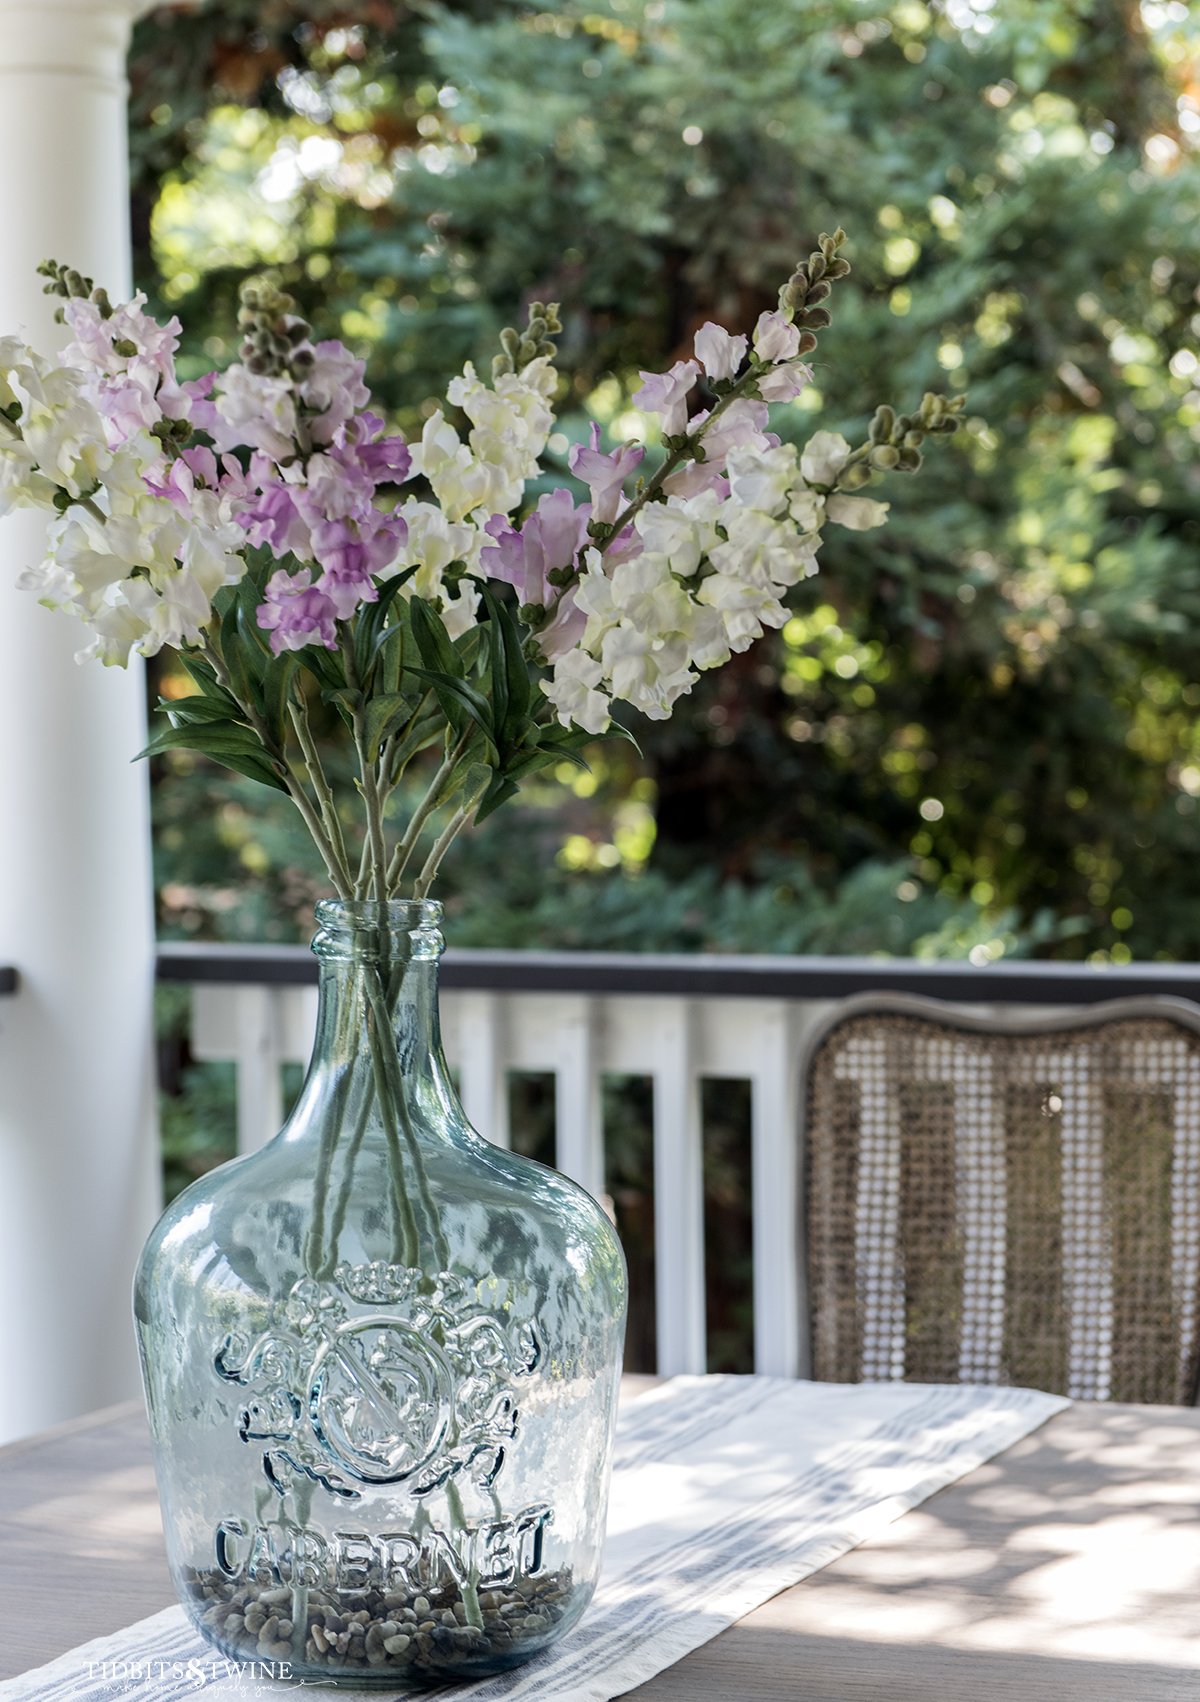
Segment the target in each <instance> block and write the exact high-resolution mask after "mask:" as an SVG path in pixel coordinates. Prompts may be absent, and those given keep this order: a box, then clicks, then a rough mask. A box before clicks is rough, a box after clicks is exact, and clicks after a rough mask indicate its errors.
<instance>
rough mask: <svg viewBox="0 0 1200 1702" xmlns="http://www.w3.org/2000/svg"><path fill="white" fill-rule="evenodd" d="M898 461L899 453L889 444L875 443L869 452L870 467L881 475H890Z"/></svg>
mask: <svg viewBox="0 0 1200 1702" xmlns="http://www.w3.org/2000/svg"><path fill="white" fill-rule="evenodd" d="M899 461H900V451H899V450H898V449H896V448H894V447H893V445H892V444H890V443H877V444H876V445H875V447H874V449H872V451H871V465H872V467H878V469H879V471H880V472H881V473H890V472H891V470H892V468H893V467H895V466H897V465H898V464H899Z"/></svg>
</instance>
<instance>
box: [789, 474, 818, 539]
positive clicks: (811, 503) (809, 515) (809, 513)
mask: <svg viewBox="0 0 1200 1702" xmlns="http://www.w3.org/2000/svg"><path fill="white" fill-rule="evenodd" d="M788 513H789V514H790V515H791V517H792V519H793V520H794V521H795V522H796V524H797V526H799V528H800V530H801V531H802V532H819V531H820V530H821V527H822V526H823V525H824V524H825V498H824V497H823V496H822V495H821V493H820V491H812V490H809V488H808V486H807V485H797V486H796V488H795V489H794V490H793V491H792V499H791V502H790V503H789V504H788Z"/></svg>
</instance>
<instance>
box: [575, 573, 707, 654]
mask: <svg viewBox="0 0 1200 1702" xmlns="http://www.w3.org/2000/svg"><path fill="white" fill-rule="evenodd" d="M575 604H576V607H577V608H579V609H581V610H582V611H583V613H584V614H585V615H586V616H587V617H588V621H587V626H586V628H585V629H584V634H583V641H582V642H583V646H584V648H585V649H586V650H590V651H592V653H593V654H595V653H596V652H597V651H598V650H599V648H600V646H601V644H602V643H603V641H604V638H605V636H606V634H607V633H609V632H610V631H611V630H612V629H613V628H614V627H616V626H618V625H620V624H622V623H625V624H627V625H631V626H634V627H636V628H637V629H638V630H639V631H641V632H644V633H646V634H647V635H648V636H649V637H650V638H660V637H663V636H665V635H667V634H671V633H677V632H682V631H683V630H684V629H685V628H686V626H687V621H688V595H687V592H686V591H685V590H684V589H683V587H682V586H681V585H680V584H679V582H678V581H677V580H676V579H675V578H674V576H673V575H672V573H671V563H670V562H669V561H668V559H667V557H666V556H658V555H651V554H650V553H649V552H647V553H645V554H643V555H640V556H634V557H632V558H631V559H630V560H627V561H620V562H618V563H617V564H616V566H615V567H614V568H613V570H612V573H611V574H606V573H605V571H604V568H603V565H597V566H591V567H589V569H588V571H587V572H586V573H585V574H584V576H583V578H582V579H581V581H580V583H579V585H578V586H577V587H576V590H575Z"/></svg>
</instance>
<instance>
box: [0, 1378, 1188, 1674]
mask: <svg viewBox="0 0 1200 1702" xmlns="http://www.w3.org/2000/svg"><path fill="white" fill-rule="evenodd" d="M631 1382H632V1380H631ZM634 1392H636V1391H635V1390H634V1389H633V1388H632V1387H631V1388H630V1390H629V1393H631V1394H632V1393H634ZM173 1599H174V1597H173V1594H172V1590H171V1586H170V1583H169V1581H168V1578H167V1569H166V1562H165V1559H164V1556H163V1549H162V1536H161V1531H160V1526H159V1518H158V1503H157V1500H156V1498H155V1493H154V1482H153V1474H152V1469H151V1463H150V1444H149V1438H148V1436H147V1434H146V1428H145V1421H144V1419H143V1417H142V1413H141V1408H140V1406H136V1405H133V1404H130V1405H128V1406H122V1407H114V1408H112V1409H111V1410H109V1411H107V1412H102V1413H96V1414H93V1415H92V1416H90V1417H88V1418H83V1419H80V1420H78V1421H77V1422H76V1423H74V1424H68V1425H64V1426H63V1427H61V1428H60V1429H58V1430H54V1431H50V1432H47V1433H45V1434H44V1435H41V1436H36V1437H31V1438H29V1439H28V1440H26V1441H23V1442H17V1443H14V1444H13V1445H12V1446H10V1447H8V1448H4V1449H0V1677H5V1678H7V1677H11V1676H12V1675H13V1674H15V1673H19V1672H24V1671H25V1670H26V1669H27V1668H29V1667H31V1666H35V1665H38V1664H39V1663H41V1662H43V1661H47V1660H50V1659H51V1658H52V1657H53V1656H55V1655H58V1654H62V1653H63V1652H64V1651H65V1650H66V1649H67V1648H70V1647H72V1646H73V1645H74V1644H77V1643H80V1642H83V1641H85V1640H86V1639H88V1638H90V1637H98V1636H100V1635H102V1634H103V1633H105V1632H110V1631H115V1630H117V1629H118V1628H119V1627H120V1626H122V1625H127V1624H129V1623H130V1622H131V1621H133V1620H135V1619H139V1618H141V1617H142V1616H143V1615H145V1614H149V1613H156V1612H157V1611H158V1610H159V1609H160V1608H164V1607H167V1606H168V1605H169V1604H170V1603H171V1602H172V1601H173ZM51 1603H53V1604H54V1607H53V1610H52V1609H51ZM64 1604H70V1605H69V1611H68V1612H66V1613H65V1614H64V1612H63V1611H62V1610H63V1605H64ZM281 1694H282V1691H281ZM631 1695H632V1696H634V1697H636V1698H637V1699H638V1702H801V1699H802V1702H1143V1699H1144V1702H1185V1699H1186V1702H1197V1699H1198V1698H1200V1412H1198V1411H1192V1410H1185V1409H1179V1408H1168V1407H1131V1406H1129V1407H1122V1406H1103V1405H1098V1406H1089V1405H1077V1406H1074V1407H1071V1408H1069V1409H1068V1410H1066V1411H1064V1412H1062V1413H1060V1414H1058V1415H1057V1416H1056V1417H1055V1418H1052V1419H1051V1420H1050V1421H1049V1423H1047V1424H1045V1425H1044V1426H1043V1427H1042V1428H1041V1429H1040V1430H1038V1431H1036V1432H1034V1434H1033V1435H1032V1436H1027V1437H1026V1438H1025V1439H1024V1441H1022V1442H1018V1443H1017V1444H1016V1446H1015V1447H1012V1448H1010V1449H1009V1450H1008V1451H1007V1453H1005V1454H1003V1455H1001V1456H999V1457H998V1458H997V1459H995V1460H993V1461H991V1462H990V1463H989V1464H988V1465H986V1466H981V1467H980V1468H979V1470H977V1471H974V1472H972V1473H971V1474H970V1476H968V1477H965V1478H963V1479H962V1480H961V1481H960V1482H959V1483H957V1484H954V1485H953V1486H952V1487H951V1488H949V1489H944V1490H942V1491H941V1493H940V1494H938V1495H935V1496H933V1497H932V1498H931V1499H930V1500H928V1501H926V1502H924V1503H923V1504H922V1505H921V1506H920V1507H918V1508H916V1509H914V1511H913V1512H911V1513H908V1514H906V1515H905V1516H904V1517H903V1518H901V1519H899V1520H897V1522H896V1523H895V1524H894V1525H892V1526H891V1527H890V1528H889V1529H888V1530H887V1531H885V1532H884V1533H883V1535H882V1536H880V1537H877V1538H876V1539H875V1540H874V1541H873V1542H869V1543H865V1544H863V1546H862V1547H860V1548H857V1549H854V1550H853V1551H852V1552H851V1553H849V1554H846V1555H843V1556H842V1558H841V1559H840V1560H838V1561H836V1562H835V1563H834V1564H833V1565H832V1566H828V1567H826V1568H825V1570H824V1571H822V1572H819V1573H816V1574H815V1575H814V1576H812V1577H810V1578H808V1579H806V1580H805V1581H804V1582H803V1583H801V1584H798V1585H797V1586H796V1587H795V1588H794V1589H791V1590H787V1591H785V1592H784V1593H783V1594H782V1595H780V1596H777V1597H776V1598H775V1599H774V1600H773V1601H770V1602H768V1603H766V1605H765V1606H763V1607H761V1608H759V1609H758V1610H757V1611H756V1612H754V1613H752V1614H749V1615H748V1616H747V1617H746V1618H745V1619H744V1620H742V1621H741V1623H740V1624H738V1625H735V1626H733V1627H732V1628H731V1629H730V1630H728V1631H726V1632H725V1633H724V1634H723V1635H722V1636H720V1637H717V1638H716V1639H714V1641H713V1642H711V1643H708V1644H706V1645H705V1646H704V1647H703V1648H701V1649H698V1650H696V1651H695V1652H694V1653H693V1654H691V1655H689V1656H688V1657H687V1658H686V1659H685V1660H683V1661H680V1662H679V1664H678V1665H677V1666H674V1667H672V1668H671V1669H670V1670H669V1671H667V1672H664V1673H660V1674H659V1676H658V1677H657V1678H655V1679H652V1680H651V1681H650V1682H649V1683H648V1684H644V1685H642V1686H641V1687H640V1688H639V1689H638V1690H636V1691H633V1692H632V1693H631Z"/></svg>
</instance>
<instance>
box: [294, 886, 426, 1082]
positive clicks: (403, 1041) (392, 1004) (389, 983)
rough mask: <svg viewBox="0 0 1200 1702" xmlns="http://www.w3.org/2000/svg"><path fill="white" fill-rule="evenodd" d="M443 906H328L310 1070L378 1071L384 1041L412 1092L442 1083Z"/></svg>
mask: <svg viewBox="0 0 1200 1702" xmlns="http://www.w3.org/2000/svg"><path fill="white" fill-rule="evenodd" d="M441 913H442V907H441V905H440V904H435V903H433V902H431V901H428V900H425V901H412V902H401V901H394V902H391V903H386V904H377V903H374V902H368V901H359V902H353V903H351V902H348V901H341V900H337V901H335V900H326V901H325V902H323V903H321V904H319V905H318V906H317V924H318V926H317V933H316V935H315V937H314V939H313V943H312V949H313V952H314V953H315V955H316V957H317V959H318V962H319V964H320V1002H319V1005H318V1013H317V1033H316V1043H315V1046H314V1050H313V1071H314V1072H327V1071H329V1070H333V1071H336V1072H338V1073H342V1072H344V1071H345V1070H346V1069H347V1068H348V1067H349V1068H351V1069H359V1068H361V1069H364V1070H369V1069H374V1068H375V1067H376V1065H377V1061H378V1053H377V1051H376V1049H375V1048H376V1043H377V1039H378V1038H379V1037H384V1043H385V1045H387V1046H389V1047H390V1050H391V1055H392V1057H393V1058H394V1059H395V1060H396V1062H397V1064H398V1065H399V1075H400V1077H401V1078H402V1079H403V1080H405V1081H406V1082H408V1083H409V1084H410V1085H411V1086H413V1087H415V1086H416V1085H417V1084H418V1083H419V1082H420V1081H421V1080H423V1079H424V1080H428V1079H430V1078H431V1077H439V1078H440V1077H444V1074H445V1070H444V1065H443V1063H442V1058H441V1035H440V1030H439V1026H438V1004H437V972H438V959H439V958H440V956H441V953H442V949H443V940H442V936H441V932H440V930H439V927H438V923H439V922H440V920H441Z"/></svg>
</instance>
